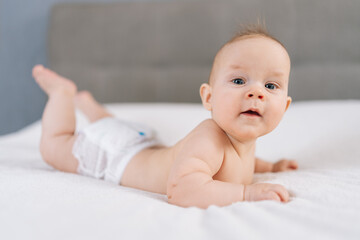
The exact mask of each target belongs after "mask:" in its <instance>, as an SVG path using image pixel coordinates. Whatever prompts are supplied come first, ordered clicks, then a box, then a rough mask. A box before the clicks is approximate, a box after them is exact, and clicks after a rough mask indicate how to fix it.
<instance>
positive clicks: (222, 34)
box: [48, 0, 360, 103]
mask: <svg viewBox="0 0 360 240" xmlns="http://www.w3.org/2000/svg"><path fill="white" fill-rule="evenodd" d="M359 9H360V1H354V0H342V1H337V0H329V1H312V0H302V1H296V0H273V1H268V0H254V1H246V0H241V1H170V2H168V1H157V2H153V1H152V2H117V3H62V4H58V5H56V6H55V7H54V8H53V10H52V14H51V21H50V25H49V35H48V59H49V65H50V67H51V68H52V69H54V70H55V71H57V72H59V73H60V74H62V75H64V76H66V77H68V78H71V79H73V80H74V81H75V82H76V83H77V85H78V86H79V89H87V90H89V91H91V92H93V94H94V95H95V97H96V98H97V99H98V100H99V101H101V102H103V103H105V102H200V97H199V87H200V84H201V83H203V82H207V80H208V77H209V74H210V69H211V65H212V61H213V58H214V56H215V54H216V52H217V51H218V49H219V48H220V47H221V46H222V45H223V44H224V43H225V42H226V41H227V40H228V39H229V38H231V37H232V35H233V34H234V33H235V31H236V30H237V29H238V26H239V24H242V23H254V22H256V21H257V19H258V18H259V17H261V18H262V19H264V20H265V22H266V25H267V28H268V30H269V32H270V33H271V34H273V35H274V36H275V37H277V38H278V39H279V40H281V41H282V42H283V43H284V45H285V46H286V47H287V49H288V52H289V54H290V57H291V60H292V72H291V76H290V89H289V94H290V95H291V96H292V97H293V99H294V100H295V101H296V100H315V99H349V98H357V99H359V98H360V14H358V10H359Z"/></svg>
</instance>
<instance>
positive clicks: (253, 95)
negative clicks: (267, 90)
mask: <svg viewBox="0 0 360 240" xmlns="http://www.w3.org/2000/svg"><path fill="white" fill-rule="evenodd" d="M248 97H249V98H259V99H261V100H262V99H264V94H262V93H261V92H251V93H249V94H248Z"/></svg>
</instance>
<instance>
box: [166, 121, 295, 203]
mask: <svg viewBox="0 0 360 240" xmlns="http://www.w3.org/2000/svg"><path fill="white" fill-rule="evenodd" d="M202 125H203V126H199V127H198V129H196V130H194V131H193V132H192V133H191V135H190V136H189V137H187V138H186V139H185V140H184V143H183V147H182V150H181V151H180V152H179V154H178V156H177V157H176V160H175V162H174V165H173V168H172V169H171V171H170V175H169V180H168V184H167V196H168V201H169V203H172V204H176V205H179V206H183V207H190V206H197V207H201V208H207V207H208V206H209V205H218V206H225V205H229V204H231V203H233V202H238V201H244V200H247V201H258V200H277V201H285V202H286V201H288V198H289V195H288V192H287V191H286V189H285V188H284V187H283V186H281V185H276V184H253V185H246V186H245V185H243V184H236V183H229V182H222V181H218V180H214V179H213V176H214V175H215V174H216V173H217V172H218V171H219V169H220V168H221V165H222V162H223V159H224V149H223V145H224V143H223V142H222V141H226V137H224V134H223V132H221V131H217V130H216V129H214V128H213V126H211V122H205V123H202ZM204 125H205V127H204Z"/></svg>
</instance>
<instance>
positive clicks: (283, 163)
mask: <svg viewBox="0 0 360 240" xmlns="http://www.w3.org/2000/svg"><path fill="white" fill-rule="evenodd" d="M297 168H298V164H297V162H296V161H293V160H286V159H282V160H280V161H278V162H276V163H274V164H273V167H272V172H282V171H288V170H296V169H297Z"/></svg>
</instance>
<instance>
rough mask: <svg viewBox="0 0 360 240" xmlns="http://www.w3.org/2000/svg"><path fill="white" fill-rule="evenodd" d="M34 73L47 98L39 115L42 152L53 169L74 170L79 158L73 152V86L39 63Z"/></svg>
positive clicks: (74, 136)
mask: <svg viewBox="0 0 360 240" xmlns="http://www.w3.org/2000/svg"><path fill="white" fill-rule="evenodd" d="M33 76H34V78H35V80H36V82H37V83H38V84H39V86H40V87H41V88H42V89H43V90H44V91H45V92H46V93H47V95H48V97H49V99H48V102H47V103H46V106H45V109H44V113H43V116H42V134H41V142H40V152H41V155H42V157H43V159H44V160H45V161H46V162H47V163H48V164H50V165H51V166H53V167H54V168H56V169H58V170H61V171H64V172H72V173H76V170H77V166H78V161H77V159H76V158H75V157H74V156H73V155H72V147H73V144H74V141H75V139H76V135H74V133H75V124H76V121H75V109H74V96H75V94H76V91H77V89H76V85H75V84H74V83H73V82H72V81H71V80H69V79H66V78H63V77H61V76H59V75H58V74H56V73H55V72H53V71H51V70H49V69H46V68H44V67H43V66H41V65H37V66H35V67H34V68H33Z"/></svg>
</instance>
